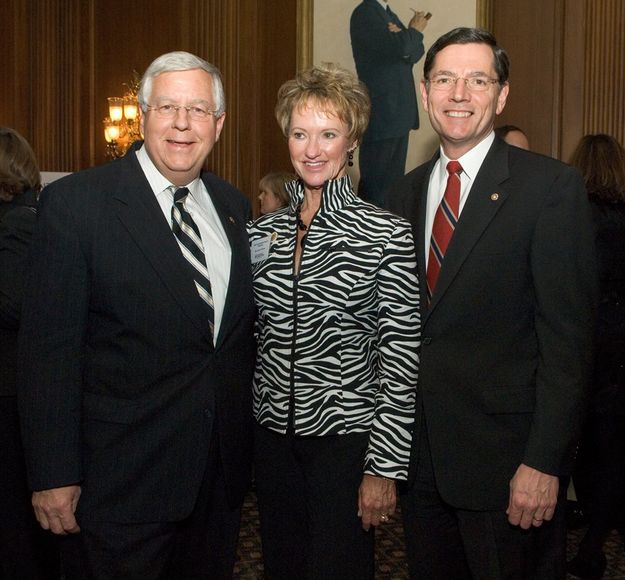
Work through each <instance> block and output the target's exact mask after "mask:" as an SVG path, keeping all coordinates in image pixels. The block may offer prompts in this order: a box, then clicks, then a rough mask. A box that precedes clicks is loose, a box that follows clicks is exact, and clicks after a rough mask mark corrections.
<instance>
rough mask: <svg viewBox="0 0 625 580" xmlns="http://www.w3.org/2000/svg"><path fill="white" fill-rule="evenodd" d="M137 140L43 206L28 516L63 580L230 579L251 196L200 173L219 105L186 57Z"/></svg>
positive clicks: (30, 361)
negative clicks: (51, 542) (48, 540)
mask: <svg viewBox="0 0 625 580" xmlns="http://www.w3.org/2000/svg"><path fill="white" fill-rule="evenodd" d="M139 103H140V106H141V110H142V116H141V128H142V132H143V135H144V136H145V140H144V141H143V143H138V144H136V146H133V148H132V149H130V151H129V152H128V153H127V154H126V156H125V157H124V158H122V159H120V160H117V161H114V162H113V163H110V164H107V165H104V166H102V167H97V168H94V169H89V170H86V171H81V172H78V173H76V174H74V175H71V176H69V177H67V178H65V179H62V180H59V181H57V182H55V183H53V184H52V185H50V186H49V187H48V188H46V190H45V191H44V192H43V194H42V196H41V209H40V212H39V218H38V224H37V231H36V234H35V238H34V243H33V250H32V260H33V266H32V275H31V281H30V284H29V286H28V289H27V293H26V297H25V299H24V315H23V324H22V334H21V337H20V363H19V364H20V375H21V378H20V393H19V398H20V412H21V418H22V423H23V433H24V447H25V451H26V458H27V463H28V472H29V480H30V484H31V487H32V489H33V490H34V493H33V506H34V509H35V513H36V516H37V518H38V520H39V522H40V523H41V525H42V526H43V527H44V528H46V529H49V530H51V531H52V532H53V533H54V534H58V535H59V536H60V541H61V550H62V557H63V570H64V574H65V578H66V580H78V579H80V580H85V579H90V580H91V579H102V580H105V579H106V580H111V579H113V578H114V579H115V580H120V579H126V580H130V579H132V580H137V579H141V580H148V579H156V578H159V579H161V578H170V579H178V578H191V577H192V578H206V579H209V578H210V579H216V578H218V579H221V578H231V576H232V569H233V565H234V561H235V554H236V544H237V538H238V528H239V516H240V506H241V504H242V500H243V496H244V494H245V492H246V490H247V488H248V484H249V480H250V454H251V440H250V434H251V432H252V429H251V423H250V421H251V418H252V417H251V410H252V402H251V392H252V391H251V379H252V372H253V363H254V357H255V345H254V338H253V321H254V315H255V309H254V303H253V295H252V289H251V267H250V263H249V243H248V238H247V234H246V230H245V223H246V221H247V219H248V218H249V216H250V206H249V202H248V200H247V198H246V197H245V196H244V195H243V194H242V193H241V192H240V191H238V190H237V189H235V188H234V187H233V186H232V185H230V184H228V183H226V182H225V181H223V180H221V179H220V178H218V177H217V176H215V175H213V174H211V173H209V172H207V171H204V170H203V165H204V163H205V161H206V159H207V157H208V155H209V153H210V152H211V151H212V149H213V147H214V145H215V143H216V142H217V140H218V139H219V136H220V133H221V130H222V128H223V125H224V119H225V99H224V93H223V86H222V82H221V78H220V74H219V71H218V70H217V69H216V68H215V67H214V66H213V65H211V64H209V63H208V62H206V61H205V60H203V59H201V58H199V57H197V56H194V55H192V54H189V53H186V52H173V53H168V54H165V55H162V56H160V57H159V58H157V59H156V60H155V61H154V62H153V63H152V64H151V65H150V66H149V67H148V69H147V70H146V72H145V74H144V76H143V79H142V81H141V86H140V91H139Z"/></svg>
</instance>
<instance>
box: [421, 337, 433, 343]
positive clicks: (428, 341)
mask: <svg viewBox="0 0 625 580" xmlns="http://www.w3.org/2000/svg"><path fill="white" fill-rule="evenodd" d="M431 342H432V337H431V336H425V337H423V340H422V341H421V344H430V343H431Z"/></svg>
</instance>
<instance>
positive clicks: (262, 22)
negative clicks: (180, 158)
mask: <svg viewBox="0 0 625 580" xmlns="http://www.w3.org/2000/svg"><path fill="white" fill-rule="evenodd" d="M296 18H297V3H296V2H294V1H293V0H272V2H270V3H269V2H264V1H263V0H179V1H178V2H175V3H173V4H172V3H171V2H169V3H159V2H149V1H147V0H135V1H134V2H127V1H124V2H123V1H121V0H2V2H1V3H0V51H2V54H3V58H2V59H0V78H2V79H3V80H2V83H0V85H1V88H0V124H2V125H8V126H11V127H14V128H15V129H17V130H18V131H20V132H21V133H22V134H23V135H24V136H25V137H26V138H27V139H28V140H29V141H30V142H31V144H32V145H33V148H34V150H35V153H36V154H37V157H38V159H39V162H40V166H41V168H42V169H43V170H48V171H76V170H79V169H83V168H86V167H89V166H91V165H94V164H99V163H102V162H104V161H105V142H104V138H103V130H102V119H103V118H104V117H105V116H106V115H107V103H106V97H108V96H117V95H121V94H123V92H125V87H124V86H123V85H124V83H128V82H130V81H131V80H132V77H133V71H137V72H138V73H139V74H142V73H143V71H144V70H145V68H146V67H147V66H148V64H149V63H150V62H151V61H152V60H153V59H154V58H156V57H157V56H159V55H160V54H163V53H165V52H169V51H172V50H187V51H189V52H193V53H195V54H197V55H199V56H201V57H203V58H205V59H206V60H208V61H210V62H212V63H214V64H215V65H217V66H218V67H219V68H220V70H221V72H222V75H223V80H224V87H225V91H226V101H227V117H226V124H225V127H224V131H223V133H222V136H221V139H220V142H219V143H218V144H217V146H216V147H215V150H214V152H213V154H212V156H211V158H210V160H209V166H210V168H211V169H212V170H213V171H215V172H216V173H218V174H219V175H221V176H222V177H224V178H226V179H228V180H230V181H232V182H233V183H235V184H236V185H237V186H238V187H240V188H241V189H242V190H243V191H245V192H246V193H248V194H249V195H250V197H252V198H255V196H256V193H257V191H256V190H257V185H258V179H259V178H260V176H262V175H263V174H264V173H266V172H268V171H272V170H276V169H288V168H290V162H289V159H288V153H287V149H286V145H285V143H284V138H283V137H282V134H281V133H280V131H279V128H278V126H277V123H276V121H275V118H274V116H273V108H274V105H275V96H276V92H277V89H278V87H279V86H280V84H282V83H283V82H284V81H285V80H287V79H289V78H291V77H292V76H293V75H294V74H295V71H296V69H297V49H298V41H297V28H296V26H295V23H296Z"/></svg>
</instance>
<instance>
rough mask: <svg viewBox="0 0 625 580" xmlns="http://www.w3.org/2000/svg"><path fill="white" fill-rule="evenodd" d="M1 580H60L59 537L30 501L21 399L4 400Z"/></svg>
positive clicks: (0, 423)
mask: <svg viewBox="0 0 625 580" xmlns="http://www.w3.org/2000/svg"><path fill="white" fill-rule="evenodd" d="M0 441H1V442H2V443H1V444H0V578H1V579H2V580H58V579H59V578H60V577H61V571H60V559H59V549H58V545H57V538H55V537H54V535H53V534H52V533H51V532H47V531H45V530H43V529H42V528H41V526H40V525H39V523H38V522H37V520H36V519H35V513H34V511H33V507H32V505H31V502H30V498H31V492H30V490H29V488H28V483H27V481H26V465H25V461H24V450H23V447H22V438H21V436H20V426H19V418H18V413H17V400H16V397H14V396H8V397H0Z"/></svg>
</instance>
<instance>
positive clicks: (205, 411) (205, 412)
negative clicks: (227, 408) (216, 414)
mask: <svg viewBox="0 0 625 580" xmlns="http://www.w3.org/2000/svg"><path fill="white" fill-rule="evenodd" d="M202 412H203V413H204V415H205V416H206V417H211V416H212V413H211V410H210V409H204V411H202Z"/></svg>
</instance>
